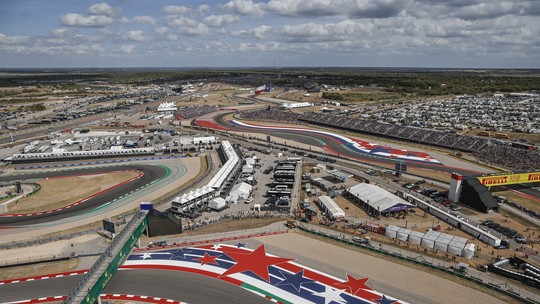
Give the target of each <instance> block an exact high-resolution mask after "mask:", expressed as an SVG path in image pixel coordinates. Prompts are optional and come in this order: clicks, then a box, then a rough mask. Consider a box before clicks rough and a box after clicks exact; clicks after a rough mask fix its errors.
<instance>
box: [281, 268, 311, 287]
mask: <svg viewBox="0 0 540 304" xmlns="http://www.w3.org/2000/svg"><path fill="white" fill-rule="evenodd" d="M279 272H280V273H281V275H282V276H283V277H284V278H285V279H284V280H283V281H281V282H278V283H277V284H276V286H280V285H292V287H294V289H296V291H298V292H300V288H301V287H302V284H303V283H311V282H314V280H312V279H308V278H304V270H303V269H302V270H300V271H299V272H297V273H295V274H290V273H288V272H285V271H281V270H280V271H279Z"/></svg>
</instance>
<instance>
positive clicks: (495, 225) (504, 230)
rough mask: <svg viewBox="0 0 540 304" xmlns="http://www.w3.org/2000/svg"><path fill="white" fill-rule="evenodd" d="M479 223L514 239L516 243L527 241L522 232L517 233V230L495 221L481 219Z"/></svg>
mask: <svg viewBox="0 0 540 304" xmlns="http://www.w3.org/2000/svg"><path fill="white" fill-rule="evenodd" d="M480 225H482V226H485V227H487V228H490V229H493V230H495V231H497V232H499V233H502V234H503V235H505V236H506V237H508V238H509V239H514V240H515V241H516V242H518V243H521V244H525V243H527V238H526V237H524V236H523V235H522V234H520V233H518V232H517V231H515V230H513V229H510V228H508V227H505V226H502V225H500V224H498V223H495V222H494V221H492V220H487V221H483V222H482V223H481V224H480Z"/></svg>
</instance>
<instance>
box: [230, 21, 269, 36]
mask: <svg viewBox="0 0 540 304" xmlns="http://www.w3.org/2000/svg"><path fill="white" fill-rule="evenodd" d="M272 29H273V28H272V27H271V26H269V25H265V24H263V25H261V26H258V27H256V28H252V29H248V30H238V31H233V32H231V36H233V37H255V38H257V39H261V40H264V39H267V38H268V35H269V33H270V32H271V31H272Z"/></svg>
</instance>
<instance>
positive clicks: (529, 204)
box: [493, 191, 540, 212]
mask: <svg viewBox="0 0 540 304" xmlns="http://www.w3.org/2000/svg"><path fill="white" fill-rule="evenodd" d="M493 194H494V195H498V196H504V197H506V199H508V200H509V201H513V202H516V203H517V204H520V205H521V206H523V207H525V208H527V209H530V210H533V211H536V212H540V204H538V202H536V201H533V200H531V199H529V198H526V197H523V196H521V195H518V194H516V193H514V192H513V191H493Z"/></svg>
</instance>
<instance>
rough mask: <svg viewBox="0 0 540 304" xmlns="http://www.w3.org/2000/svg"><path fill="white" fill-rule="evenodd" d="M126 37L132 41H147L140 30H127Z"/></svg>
mask: <svg viewBox="0 0 540 304" xmlns="http://www.w3.org/2000/svg"><path fill="white" fill-rule="evenodd" d="M126 38H127V39H129V40H133V41H138V42H143V41H147V40H148V37H147V36H146V35H145V34H144V32H143V31H141V30H136V31H127V32H126Z"/></svg>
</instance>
